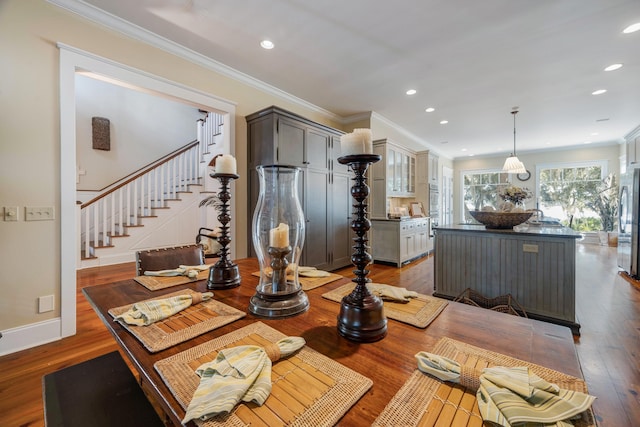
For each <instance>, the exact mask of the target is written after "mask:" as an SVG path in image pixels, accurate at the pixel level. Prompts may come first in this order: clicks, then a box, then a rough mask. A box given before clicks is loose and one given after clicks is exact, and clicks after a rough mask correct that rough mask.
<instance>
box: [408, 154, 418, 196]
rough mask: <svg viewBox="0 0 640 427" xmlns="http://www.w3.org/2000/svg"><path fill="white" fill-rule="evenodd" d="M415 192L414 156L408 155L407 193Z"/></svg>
mask: <svg viewBox="0 0 640 427" xmlns="http://www.w3.org/2000/svg"><path fill="white" fill-rule="evenodd" d="M415 192H416V158H415V157H414V156H409V193H410V194H415Z"/></svg>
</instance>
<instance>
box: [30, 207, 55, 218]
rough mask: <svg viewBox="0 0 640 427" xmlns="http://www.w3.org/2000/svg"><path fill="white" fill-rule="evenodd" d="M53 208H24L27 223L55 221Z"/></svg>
mask: <svg viewBox="0 0 640 427" xmlns="http://www.w3.org/2000/svg"><path fill="white" fill-rule="evenodd" d="M54 219H55V218H54V216H53V206H46V207H31V206H27V207H25V208H24V220H25V221H53V220H54Z"/></svg>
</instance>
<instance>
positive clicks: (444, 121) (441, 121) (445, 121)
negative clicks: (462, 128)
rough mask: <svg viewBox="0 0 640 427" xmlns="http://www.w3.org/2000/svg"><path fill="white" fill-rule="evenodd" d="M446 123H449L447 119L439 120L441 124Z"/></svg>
mask: <svg viewBox="0 0 640 427" xmlns="http://www.w3.org/2000/svg"><path fill="white" fill-rule="evenodd" d="M447 123H449V120H440V124H441V125H446V124H447Z"/></svg>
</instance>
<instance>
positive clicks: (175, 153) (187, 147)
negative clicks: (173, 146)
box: [80, 140, 200, 209]
mask: <svg viewBox="0 0 640 427" xmlns="http://www.w3.org/2000/svg"><path fill="white" fill-rule="evenodd" d="M199 143H200V142H199V141H197V140H195V141H192V142H190V143H188V144H187V145H185V146H184V147H182V148H178V149H177V150H175V151H173V152H171V153H169V154H167V155H166V156H164V157H161V158H160V159H158V160H155V161H153V162H151V163H149V164H148V165H147V166H143V167H142V168H140V169H138V170H137V171H135V172H133V173H131V174H129V175H128V176H127V177H124V178H122V181H121V182H120V183H119V184H118V185H116V186H115V187H113V188H110V189H109V190H107V191H106V192H104V193H101V194H100V195H98V196H96V197H94V198H93V199H91V200H89V201H88V202H86V203H83V204H82V205H81V206H80V207H81V208H82V209H84V208H86V207H87V206H89V205H91V204H93V203H95V202H97V201H98V200H100V199H102V198H104V197H106V196H107V195H109V194H111V193H113V192H114V191H116V190H118V189H119V188H122V187H124V186H125V185H127V184H129V183H130V182H132V181H135V180H136V179H138V178H140V177H141V176H142V175H144V174H146V173H147V172H149V171H150V170H152V169H155V168H157V167H158V166H161V165H162V164H164V163H167V162H168V161H169V160H171V159H173V158H175V157H178V156H179V155H180V154H182V153H185V152H187V151H189V150H190V149H191V148H193V147H195V146H196V145H198V144H199ZM116 182H117V181H116ZM114 184H115V183H113V184H110V185H108V186H106V187H104V188H109V187H110V186H111V185H114ZM103 190H104V189H103Z"/></svg>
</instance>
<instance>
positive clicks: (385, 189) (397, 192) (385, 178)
mask: <svg viewBox="0 0 640 427" xmlns="http://www.w3.org/2000/svg"><path fill="white" fill-rule="evenodd" d="M373 152H374V153H375V154H379V155H380V156H381V157H382V159H381V160H380V161H379V162H377V163H374V164H373V165H372V166H371V168H370V171H371V174H370V182H369V185H370V186H371V188H372V192H371V201H370V202H371V209H370V213H371V218H377V219H381V218H384V219H386V218H387V213H388V212H387V211H388V203H387V202H388V198H390V197H415V192H416V155H415V154H414V153H412V152H411V151H410V150H407V149H405V148H402V147H400V146H399V145H396V144H394V143H392V142H390V141H389V140H387V139H379V140H376V141H373Z"/></svg>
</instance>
